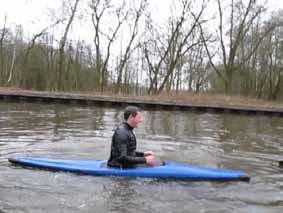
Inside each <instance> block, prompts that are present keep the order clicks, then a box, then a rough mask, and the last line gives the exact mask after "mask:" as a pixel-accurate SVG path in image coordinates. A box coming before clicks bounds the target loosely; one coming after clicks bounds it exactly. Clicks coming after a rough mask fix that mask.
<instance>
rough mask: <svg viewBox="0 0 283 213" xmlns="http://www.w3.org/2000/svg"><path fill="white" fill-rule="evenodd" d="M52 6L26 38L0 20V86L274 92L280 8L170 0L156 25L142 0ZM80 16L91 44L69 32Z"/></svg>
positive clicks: (278, 81)
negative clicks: (43, 23)
mask: <svg viewBox="0 0 283 213" xmlns="http://www.w3.org/2000/svg"><path fill="white" fill-rule="evenodd" d="M215 6H216V9H215V11H214V9H213V8H215ZM62 9H63V11H64V13H63V14H61V15H60V14H59V15H58V13H56V11H55V12H53V13H52V21H51V22H50V25H49V26H47V27H43V29H42V30H40V31H39V32H38V33H36V34H34V35H33V36H32V37H31V38H29V39H26V37H25V29H23V27H22V26H20V25H18V26H17V27H16V28H13V29H12V28H11V27H9V26H7V24H6V23H7V18H8V15H9V14H7V15H6V16H5V17H3V18H4V25H3V26H2V27H1V28H0V85H1V86H13V87H20V88H27V89H37V90H51V91H78V90H80V91H83V90H88V91H102V92H104V91H109V90H111V91H112V92H115V93H121V92H123V93H132V94H159V93H161V92H164V91H175V92H179V91H194V92H199V91H214V92H216V93H226V94H239V95H250V96H255V97H258V98H266V99H273V100H275V99H280V98H283V95H282V93H281V91H282V90H283V79H282V77H283V34H282V29H283V12H282V11H277V12H274V13H272V14H271V15H268V14H269V13H268V10H266V8H265V5H261V4H259V1H258V0H246V1H245V0H225V1H221V0H202V1H193V0H179V1H172V5H171V15H170V14H168V19H167V20H162V22H160V21H159V22H158V21H156V20H154V18H152V17H153V16H152V14H151V12H150V7H149V2H148V1H147V0H140V1H134V0H133V1H126V0H124V1H114V0H64V1H63V5H62ZM82 14H83V16H82ZM58 17H59V18H58ZM82 18H83V21H85V22H89V23H91V25H90V26H89V27H88V31H89V34H91V35H92V38H93V41H92V42H88V41H85V40H81V39H77V40H74V39H73V36H72V29H79V28H78V26H77V25H78V24H77V23H78V22H77V21H78V20H81V21H82ZM58 28H59V29H61V30H62V29H63V30H62V31H63V33H62V35H59V34H58V33H52V32H55V31H56V30H54V29H58ZM57 32H58V30H57ZM58 35H59V36H58Z"/></svg>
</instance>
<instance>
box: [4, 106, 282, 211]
mask: <svg viewBox="0 0 283 213" xmlns="http://www.w3.org/2000/svg"><path fill="white" fill-rule="evenodd" d="M121 110H122V109H121V108H109V107H108V108H105V107H101V106H78V105H67V104H42V103H26V102H3V101H1V102H0V212H1V213H3V212H28V213H30V212H60V213H61V212H68V213H69V212H99V213H100V212H123V213H124V212H126V213H127V212H135V213H136V212H215V213H226V212H235V213H236V212H237V213H238V212H247V213H250V212H255V213H261V212H269V213H270V212H271V213H273V212H278V213H279V212H280V213H282V212H283V169H280V168H279V167H278V160H283V159H282V153H283V118H280V117H268V116H251V115H233V114H213V113H194V112H189V111H176V110H175V111H158V110H154V111H147V110H145V111H143V115H144V122H143V123H142V124H141V125H140V126H139V128H138V129H136V130H135V133H136V136H137V139H138V149H139V150H152V151H154V152H155V153H156V154H157V155H158V156H159V157H161V158H162V159H166V160H172V161H179V162H186V163H191V164H195V165H201V166H209V167H216V168H228V169H240V170H244V171H246V172H247V173H248V174H249V175H250V176H251V181H250V182H248V183H247V182H209V181H204V182H190V181H173V180H167V181H166V180H158V179H151V178H129V177H113V176H89V175H78V174H72V173H66V172H51V171H43V170H37V169H30V168H22V167H19V166H14V165H12V164H10V163H9V162H8V161H7V158H9V157H15V156H48V157H72V158H82V159H107V158H108V156H109V151H110V141H111V136H112V133H113V129H114V128H115V126H116V125H117V124H118V123H119V122H120V121H121V120H122V119H121V118H122V114H121Z"/></svg>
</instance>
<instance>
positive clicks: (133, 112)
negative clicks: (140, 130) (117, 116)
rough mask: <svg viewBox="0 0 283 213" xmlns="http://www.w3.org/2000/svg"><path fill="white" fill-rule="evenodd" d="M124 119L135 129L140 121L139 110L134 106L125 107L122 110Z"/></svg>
mask: <svg viewBox="0 0 283 213" xmlns="http://www.w3.org/2000/svg"><path fill="white" fill-rule="evenodd" d="M124 119H125V121H127V123H128V124H129V125H130V126H131V127H133V128H136V127H137V126H138V124H139V123H140V122H141V121H142V115H141V110H140V109H139V108H138V107H135V106H127V107H126V108H125V110H124Z"/></svg>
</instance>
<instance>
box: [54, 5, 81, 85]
mask: <svg viewBox="0 0 283 213" xmlns="http://www.w3.org/2000/svg"><path fill="white" fill-rule="evenodd" d="M74 1H75V2H74V5H71V3H72V2H71V0H69V4H70V8H71V15H70V17H69V20H68V22H67V25H66V28H65V31H64V34H63V37H62V38H61V41H60V47H59V59H58V60H59V61H58V71H57V72H58V79H57V89H59V90H61V89H63V85H64V84H63V82H62V78H63V74H64V72H65V46H66V42H67V37H68V33H69V31H70V27H71V25H72V23H73V20H74V17H75V14H76V12H77V7H78V4H79V1H80V0H74Z"/></svg>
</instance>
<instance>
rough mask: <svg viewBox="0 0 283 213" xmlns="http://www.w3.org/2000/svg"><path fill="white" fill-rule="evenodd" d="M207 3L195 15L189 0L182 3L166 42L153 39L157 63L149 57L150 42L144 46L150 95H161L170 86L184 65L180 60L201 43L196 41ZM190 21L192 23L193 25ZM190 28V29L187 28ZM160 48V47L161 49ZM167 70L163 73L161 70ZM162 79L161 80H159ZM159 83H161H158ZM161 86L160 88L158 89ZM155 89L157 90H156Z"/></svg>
mask: <svg viewBox="0 0 283 213" xmlns="http://www.w3.org/2000/svg"><path fill="white" fill-rule="evenodd" d="M206 4H207V2H206V1H205V0H204V1H202V4H201V9H200V10H199V11H198V12H197V13H196V14H195V13H194V12H193V11H192V2H191V1H189V0H184V1H181V5H182V12H181V15H180V16H179V17H177V18H176V20H175V19H174V18H173V17H172V18H171V21H170V22H169V26H170V29H169V34H168V37H167V38H166V40H165V42H163V41H161V42H160V44H157V41H160V39H161V38H156V39H152V41H153V44H151V46H155V47H154V49H157V51H158V59H157V61H156V62H155V61H153V60H152V59H151V57H150V56H149V53H150V50H149V49H148V46H149V42H145V44H144V53H145V58H146V60H147V63H148V66H149V70H150V73H151V74H153V77H150V86H149V90H148V93H160V92H162V91H163V89H164V87H165V85H166V84H168V82H169V84H170V81H169V79H170V76H173V74H174V71H176V70H178V69H177V68H178V66H179V65H180V64H182V63H181V62H180V60H181V59H182V58H183V57H184V56H185V55H186V54H187V53H188V52H189V50H191V49H192V48H193V47H194V46H196V45H198V44H199V43H200V40H199V39H196V40H194V39H193V38H194V37H195V36H194V34H195V33H196V30H197V26H198V23H200V22H202V20H201V17H202V14H203V11H204V9H205V7H206ZM188 21H192V22H191V23H190V22H188ZM187 26H189V28H186V27H187ZM159 46H160V47H159ZM162 67H163V69H164V70H165V71H164V72H163V73H162V72H161V68H162ZM158 78H160V79H158ZM158 82H159V83H158ZM157 85H159V87H157ZM154 88H155V89H154Z"/></svg>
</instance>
